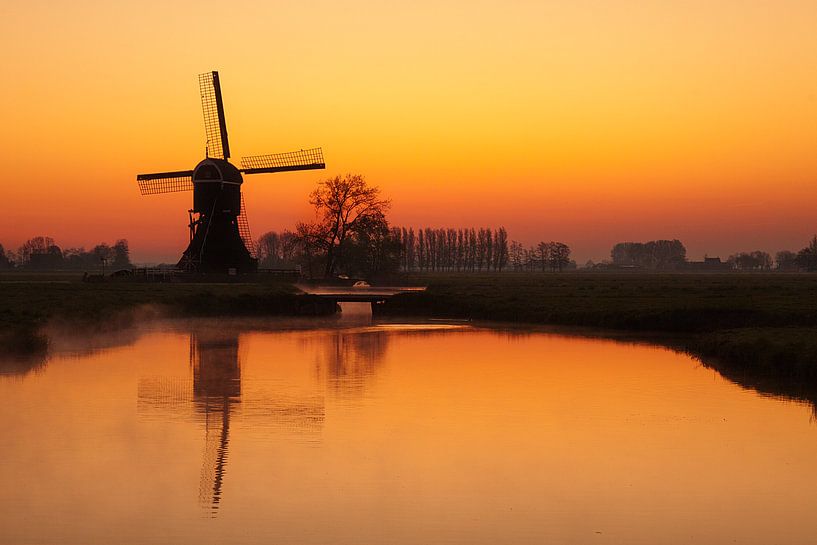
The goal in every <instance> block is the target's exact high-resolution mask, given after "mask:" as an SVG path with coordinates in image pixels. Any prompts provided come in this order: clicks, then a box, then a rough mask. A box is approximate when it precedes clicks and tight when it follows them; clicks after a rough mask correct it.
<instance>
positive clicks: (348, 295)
mask: <svg viewBox="0 0 817 545" xmlns="http://www.w3.org/2000/svg"><path fill="white" fill-rule="evenodd" d="M298 287H299V288H300V289H301V290H302V291H304V292H305V293H308V294H309V295H312V296H313V297H318V298H320V299H325V300H327V301H334V302H336V303H372V304H376V303H382V302H384V301H386V300H387V299H389V298H391V297H393V296H395V295H398V294H400V293H411V292H417V291H425V288H424V287H423V288H409V287H371V286H366V287H347V286H305V285H299V286H298Z"/></svg>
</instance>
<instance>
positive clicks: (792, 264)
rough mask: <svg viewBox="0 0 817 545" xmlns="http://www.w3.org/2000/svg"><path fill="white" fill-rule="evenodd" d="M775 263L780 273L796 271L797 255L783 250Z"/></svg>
mask: <svg viewBox="0 0 817 545" xmlns="http://www.w3.org/2000/svg"><path fill="white" fill-rule="evenodd" d="M774 261H775V264H776V266H777V270H779V271H796V270H797V254H796V253H794V252H791V251H789V250H781V251H779V252H777V254H775V256H774Z"/></svg>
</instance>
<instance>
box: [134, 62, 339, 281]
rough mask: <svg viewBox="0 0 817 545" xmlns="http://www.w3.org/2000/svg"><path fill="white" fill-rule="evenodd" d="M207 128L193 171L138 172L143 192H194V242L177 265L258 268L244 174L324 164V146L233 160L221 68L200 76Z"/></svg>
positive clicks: (237, 269)
mask: <svg viewBox="0 0 817 545" xmlns="http://www.w3.org/2000/svg"><path fill="white" fill-rule="evenodd" d="M199 90H200V91H201V106H202V109H203V111H204V130H205V133H206V135H207V146H206V148H205V149H206V151H205V158H204V160H203V161H201V162H200V163H199V164H198V165H196V167H195V168H194V169H193V170H180V171H174V172H157V173H153V174H139V175H137V176H136V181H137V183H138V184H139V191H140V192H141V193H142V195H156V194H159V193H173V192H176V191H191V190H192V191H193V208H191V209H190V210H189V211H188V214H189V218H190V223H189V228H190V244H189V245H188V246H187V249H186V250H185V251H184V254H182V258H181V259H180V260H179V263H178V264H177V267H178V268H180V269H184V270H186V271H190V272H201V273H236V272H238V273H246V272H254V271H255V270H257V268H258V260H257V259H256V258H255V256H254V253H255V252H254V245H253V243H252V238H251V237H250V229H249V224H248V223H247V214H246V210H245V208H244V198H243V196H242V194H241V184H242V183H243V182H244V179H243V177H242V174H263V173H267V172H288V171H293V170H311V169H319V168H326V164H325V163H324V161H323V151H322V150H321V148H313V149H306V150H304V149H302V150H299V151H293V152H289V153H276V154H272V155H254V156H249V157H242V158H241V168H240V169H239V168H236V167H235V166H234V165H233V164H231V163H230V161H229V159H230V144H229V142H228V141H227V124H226V122H225V119H224V103H223V102H222V99H221V83H220V81H219V78H218V72H215V71H213V72H207V73H204V74H200V75H199Z"/></svg>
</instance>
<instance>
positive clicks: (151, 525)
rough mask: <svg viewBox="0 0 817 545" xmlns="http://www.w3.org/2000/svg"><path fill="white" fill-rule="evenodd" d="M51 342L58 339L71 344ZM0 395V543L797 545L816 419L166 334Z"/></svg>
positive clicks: (601, 348) (500, 338)
mask: <svg viewBox="0 0 817 545" xmlns="http://www.w3.org/2000/svg"><path fill="white" fill-rule="evenodd" d="M55 339H56V337H55ZM53 348H54V350H53V351H52V352H51V354H50V356H48V359H47V361H44V362H42V363H41V365H39V366H38V367H37V368H36V370H34V371H33V372H31V371H29V372H21V373H16V374H15V373H7V374H5V375H2V376H0V415H2V417H3V422H4V433H3V434H2V435H0V451H2V453H3V455H2V457H0V478H1V479H2V480H3V482H4V484H5V490H6V493H5V494H4V495H3V496H2V497H0V528H2V530H3V531H2V532H0V543H9V544H11V543H13V544H26V543H56V542H59V543H77V544H79V543H83V544H84V543H91V542H100V543H103V542H104V543H134V544H136V543H197V544H200V543H274V542H280V543H350V544H351V543H381V542H382V543H432V542H434V543H441V542H442V543H542V542H547V541H551V542H555V543H590V542H593V543H645V544H646V543H680V542H694V543H724V542H732V541H733V540H737V541H738V542H741V543H758V544H761V543H772V542H785V543H801V542H808V540H809V539H810V538H811V536H813V535H814V533H815V531H817V522H815V521H814V520H813V516H812V513H811V509H810V506H811V505H813V504H814V502H815V500H817V490H815V489H814V487H813V483H814V482H815V480H817V467H815V465H814V463H813V460H814V459H815V455H817V427H815V425H814V422H813V419H812V416H811V408H810V407H809V406H808V405H807V404H802V403H796V402H791V401H784V400H780V399H775V398H771V397H768V396H764V395H760V394H758V393H756V392H754V391H751V390H746V389H743V388H741V387H739V386H737V385H735V384H733V383H732V382H729V381H727V380H726V379H724V378H722V377H721V376H720V375H718V374H717V373H715V372H713V371H712V370H709V369H706V368H704V367H703V366H701V365H700V363H699V362H696V361H694V360H693V359H691V358H689V357H687V356H684V355H681V354H677V353H675V352H672V351H670V350H668V349H664V348H659V347H653V346H648V345H634V344H629V343H622V342H614V341H609V340H600V339H589V338H578V337H569V336H564V335H559V334H552V333H542V332H533V331H520V330H514V331H503V330H492V329H485V328H479V327H472V326H470V325H462V324H444V323H431V324H422V323H413V324H396V323H380V322H376V321H375V322H373V321H372V318H371V314H370V312H369V311H368V306H367V305H359V306H355V305H344V308H343V313H342V316H340V317H334V318H328V319H325V320H314V319H312V320H304V321H302V322H301V321H297V322H293V321H292V320H286V321H284V320H258V319H248V320H240V319H238V320H233V319H218V320H173V321H170V320H157V321H149V322H144V323H142V324H141V325H140V326H139V327H135V328H131V329H127V330H123V331H121V332H119V333H118V334H117V335H116V336H112V334H111V335H109V336H106V335H104V334H101V333H97V334H94V335H86V336H84V335H83V334H80V333H77V334H76V335H74V338H73V339H71V340H70V342H69V341H68V340H62V341H60V340H57V341H55V342H54V344H53Z"/></svg>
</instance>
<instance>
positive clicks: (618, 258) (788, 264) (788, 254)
mask: <svg viewBox="0 0 817 545" xmlns="http://www.w3.org/2000/svg"><path fill="white" fill-rule="evenodd" d="M610 258H611V263H612V264H613V265H615V266H619V267H637V268H642V269H649V270H683V269H684V268H688V267H689V266H690V265H692V264H694V263H690V262H689V261H687V257H686V248H685V247H684V245H683V243H681V241H679V240H651V241H649V242H619V243H618V244H616V245H615V246H613V248H612V249H611V250H610ZM706 262H707V259H706V258H705V263H706ZM715 262H716V264H720V263H721V262H720V260H719V259H717V258H715ZM722 264H723V269H724V270H726V269H732V270H737V271H772V270H778V271H789V272H794V271H817V235H815V236H814V237H813V238H812V239H811V241H809V244H808V245H807V246H806V247H805V248H803V249H801V250H799V251H797V252H793V251H790V250H781V251H779V252H777V253H776V254H775V256H774V258H772V256H771V254H769V253H768V252H764V251H762V250H755V251H752V252H738V253H735V254H732V255H730V256H729V257H728V258H727V259H726V261H724V262H723V263H722ZM602 265H604V264H603V263H602ZM589 266H593V263H592V262H588V267H589Z"/></svg>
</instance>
